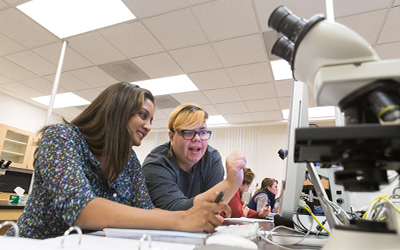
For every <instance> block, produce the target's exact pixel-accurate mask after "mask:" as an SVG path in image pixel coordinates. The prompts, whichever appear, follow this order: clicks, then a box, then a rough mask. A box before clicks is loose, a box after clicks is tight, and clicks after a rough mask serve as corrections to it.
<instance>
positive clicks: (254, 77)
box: [226, 62, 274, 86]
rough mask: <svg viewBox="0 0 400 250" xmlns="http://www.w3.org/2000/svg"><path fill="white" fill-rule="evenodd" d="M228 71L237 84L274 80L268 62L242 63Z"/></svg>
mask: <svg viewBox="0 0 400 250" xmlns="http://www.w3.org/2000/svg"><path fill="white" fill-rule="evenodd" d="M226 71H227V72H228V74H229V76H230V77H231V79H232V81H233V83H234V84H235V85H236V86H239V85H249V84H254V83H262V82H272V81H273V80H274V78H273V76H272V71H271V66H270V64H269V63H268V62H262V63H255V64H248V65H240V66H236V67H231V68H227V69H226Z"/></svg>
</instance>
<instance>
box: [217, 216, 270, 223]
mask: <svg viewBox="0 0 400 250" xmlns="http://www.w3.org/2000/svg"><path fill="white" fill-rule="evenodd" d="M224 221H233V222H261V223H262V222H264V223H271V222H272V221H271V220H270V219H256V218H246V217H240V218H224Z"/></svg>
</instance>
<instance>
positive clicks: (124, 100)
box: [41, 82, 154, 181]
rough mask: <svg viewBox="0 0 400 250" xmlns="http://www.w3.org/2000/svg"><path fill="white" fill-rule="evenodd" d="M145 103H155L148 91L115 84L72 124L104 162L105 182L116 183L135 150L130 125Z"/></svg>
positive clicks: (90, 148)
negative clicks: (147, 101)
mask: <svg viewBox="0 0 400 250" xmlns="http://www.w3.org/2000/svg"><path fill="white" fill-rule="evenodd" d="M145 100H150V101H151V102H152V103H154V97H153V95H152V94H151V92H150V91H148V90H147V89H143V88H140V87H139V86H137V85H133V84H130V83H126V82H122V83H117V84H113V85H111V86H110V87H108V88H107V89H105V90H104V91H103V92H101V93H100V95H99V96H98V97H97V98H96V99H95V100H94V101H93V102H92V103H91V104H89V106H88V107H87V108H86V109H85V110H84V111H83V112H82V113H81V114H79V115H78V116H77V117H76V118H75V119H73V120H72V121H71V122H70V124H73V125H75V126H77V127H78V128H79V130H80V131H81V133H82V135H83V136H84V137H85V139H86V142H87V144H88V147H89V150H90V151H91V152H92V153H93V154H94V155H96V156H102V158H103V159H104V162H103V164H104V166H102V169H103V173H102V174H103V178H104V180H108V181H113V180H115V179H117V177H118V176H119V175H120V174H121V173H122V171H123V169H124V167H125V166H126V164H127V162H128V158H129V155H130V154H131V150H132V146H133V141H132V136H131V133H130V130H129V128H128V122H129V119H130V118H131V117H132V116H133V115H135V114H136V113H138V112H139V110H140V109H141V108H142V107H143V103H144V101H145ZM64 122H65V123H67V124H68V122H67V121H65V120H64ZM47 127H48V126H47ZM47 127H45V128H43V129H42V130H41V131H42V132H44V130H46V128H47Z"/></svg>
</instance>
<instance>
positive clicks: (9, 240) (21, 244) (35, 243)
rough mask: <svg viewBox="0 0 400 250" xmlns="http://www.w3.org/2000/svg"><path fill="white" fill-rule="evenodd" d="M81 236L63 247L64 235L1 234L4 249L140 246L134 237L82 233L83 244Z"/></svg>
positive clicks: (167, 246) (163, 249)
mask: <svg viewBox="0 0 400 250" xmlns="http://www.w3.org/2000/svg"><path fill="white" fill-rule="evenodd" d="M79 237H80V236H79V235H78V234H71V235H68V236H67V237H66V238H65V240H64V244H63V245H64V247H61V241H62V236H61V237H57V238H52V239H47V240H35V239H26V238H19V237H4V236H0V245H1V248H2V249H13V250H27V249H29V250H54V249H62V250H73V249H74V250H76V249H79V250H95V249H96V250H103V249H104V250H110V249H118V250H125V249H126V250H128V249H129V250H132V249H133V250H136V249H138V248H139V244H140V242H139V240H133V239H120V238H110V237H101V236H93V235H82V238H81V244H80V245H79V244H78V242H79ZM195 248H196V246H195V245H189V244H178V243H169V242H159V241H151V248H149V242H148V241H147V240H145V241H144V242H143V243H142V246H141V250H150V249H151V250H192V249H195Z"/></svg>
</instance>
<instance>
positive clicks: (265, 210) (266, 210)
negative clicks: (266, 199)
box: [258, 203, 271, 219]
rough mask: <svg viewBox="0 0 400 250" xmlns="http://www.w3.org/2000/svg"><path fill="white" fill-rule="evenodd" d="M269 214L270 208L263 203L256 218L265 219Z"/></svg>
mask: <svg viewBox="0 0 400 250" xmlns="http://www.w3.org/2000/svg"><path fill="white" fill-rule="evenodd" d="M270 212H271V207H270V206H267V203H264V206H263V207H262V208H261V210H260V211H259V212H258V217H259V218H260V219H265V217H267V215H268V214H269V213H270Z"/></svg>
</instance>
